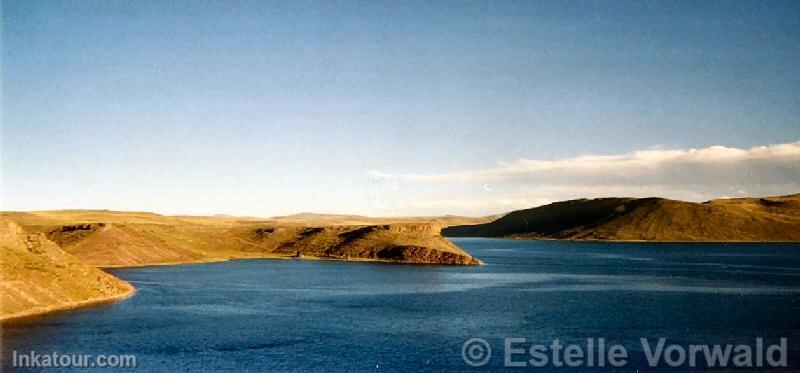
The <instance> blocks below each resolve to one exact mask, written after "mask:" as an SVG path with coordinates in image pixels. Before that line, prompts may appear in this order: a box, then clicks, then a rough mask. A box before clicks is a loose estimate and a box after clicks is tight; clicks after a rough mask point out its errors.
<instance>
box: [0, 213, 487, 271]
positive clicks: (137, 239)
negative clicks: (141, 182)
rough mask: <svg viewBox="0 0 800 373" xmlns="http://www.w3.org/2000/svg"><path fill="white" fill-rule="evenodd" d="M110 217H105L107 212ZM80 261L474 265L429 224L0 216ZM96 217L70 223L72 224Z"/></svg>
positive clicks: (107, 263)
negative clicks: (310, 260)
mask: <svg viewBox="0 0 800 373" xmlns="http://www.w3.org/2000/svg"><path fill="white" fill-rule="evenodd" d="M106 214H108V215H106ZM4 215H5V216H6V217H7V218H10V219H14V220H15V221H18V222H20V224H21V225H24V226H25V227H26V229H28V230H30V231H32V232H39V233H42V234H44V235H46V236H47V237H48V238H49V239H50V240H52V241H53V242H56V243H57V244H59V245H60V246H61V247H63V248H64V250H65V251H67V252H68V253H70V254H72V255H74V256H75V257H77V258H78V259H79V260H81V261H83V262H85V263H88V264H92V265H96V266H100V267H119V266H137V265H151V264H173V263H194V262H206V261H220V260H227V259H232V258H256V257H292V256H295V255H296V254H297V252H300V253H301V254H303V255H304V256H305V257H307V258H324V259H339V260H341V259H348V258H349V259H352V260H377V261H393V262H403V263H431V264H477V263H479V262H478V261H477V260H475V259H473V258H472V257H471V256H469V255H468V254H467V253H465V252H463V251H462V250H461V249H459V248H458V247H456V246H455V245H453V244H452V243H451V242H449V241H447V240H446V239H444V238H443V237H442V236H441V235H440V228H439V226H438V225H436V224H429V223H415V224H412V223H409V224H402V223H394V224H370V225H340V224H334V225H324V226H310V225H307V224H300V223H291V222H280V221H274V220H256V221H252V220H238V219H237V218H230V217H169V216H161V215H157V214H149V213H132V214H131V216H130V217H129V218H126V215H125V213H123V212H104V211H47V212H35V213H4ZM84 218H86V219H95V220H88V221H87V220H77V221H76V220H71V219H84Z"/></svg>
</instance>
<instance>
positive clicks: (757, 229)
mask: <svg viewBox="0 0 800 373" xmlns="http://www.w3.org/2000/svg"><path fill="white" fill-rule="evenodd" d="M443 234H444V235H445V236H452V237H456V236H462V237H463V236H476V237H515V238H530V239H574V240H609V241H697V242H732V241H752V242H756V241H764V242H781V241H800V194H795V195H789V196H780V197H768V198H739V199H719V200H712V201H708V202H705V203H692V202H682V201H675V200H669V199H663V198H639V199H635V198H599V199H592V200H586V199H581V200H572V201H564V202H557V203H552V204H549V205H546V206H541V207H537V208H533V209H527V210H519V211H514V212H512V213H509V214H507V215H506V216H504V217H502V218H500V219H497V220H495V221H493V222H491V223H488V224H479V225H466V226H455V227H450V228H446V229H444V230H443Z"/></svg>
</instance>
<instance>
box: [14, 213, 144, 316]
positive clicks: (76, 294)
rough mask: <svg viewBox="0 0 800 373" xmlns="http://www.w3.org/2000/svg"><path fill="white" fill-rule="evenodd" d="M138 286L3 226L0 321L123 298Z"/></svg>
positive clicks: (18, 229)
mask: <svg viewBox="0 0 800 373" xmlns="http://www.w3.org/2000/svg"><path fill="white" fill-rule="evenodd" d="M132 292H133V287H132V286H131V285H130V284H128V283H126V282H124V281H122V280H119V279H117V278H116V277H113V276H111V275H109V274H107V273H105V272H103V271H101V270H99V269H97V268H95V267H92V266H90V265H87V264H85V263H82V262H81V261H80V260H78V259H77V258H75V257H74V256H73V255H70V254H68V253H66V252H64V250H62V249H61V248H59V247H58V245H56V244H55V243H53V242H52V241H50V240H48V239H47V237H46V236H45V235H43V234H41V233H29V232H27V231H25V230H24V229H23V228H22V227H20V226H19V225H18V224H16V223H13V222H10V221H0V320H8V319H13V318H19V317H23V316H30V315H34V314H40V313H45V312H49V311H54V310H62V309H69V308H74V307H80V306H85V305H90V304H94V303H103V302H108V301H112V300H115V299H120V298H124V297H126V296H128V295H129V294H131V293H132Z"/></svg>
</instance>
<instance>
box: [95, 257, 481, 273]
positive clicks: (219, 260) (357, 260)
mask: <svg viewBox="0 0 800 373" xmlns="http://www.w3.org/2000/svg"><path fill="white" fill-rule="evenodd" d="M257 259H263V260H315V261H331V262H355V263H381V264H399V265H438V266H454V265H455V266H466V267H471V266H475V265H483V264H484V263H483V261H482V260H480V259H477V258H474V257H473V259H475V260H476V261H477V262H478V264H474V265H459V264H448V263H433V262H412V261H399V260H391V259H377V258H357V257H356V258H349V259H346V258H337V257H325V256H313V255H303V257H302V258H297V257H294V256H291V255H258V256H242V257H232V258H205V259H199V260H196V261H180V262H163V263H143V264H115V265H102V264H97V265H95V264H90V265H93V266H95V267H96V268H100V269H102V270H106V269H126V268H144V267H164V266H177V265H186V264H209V263H223V262H230V261H234V260H257Z"/></svg>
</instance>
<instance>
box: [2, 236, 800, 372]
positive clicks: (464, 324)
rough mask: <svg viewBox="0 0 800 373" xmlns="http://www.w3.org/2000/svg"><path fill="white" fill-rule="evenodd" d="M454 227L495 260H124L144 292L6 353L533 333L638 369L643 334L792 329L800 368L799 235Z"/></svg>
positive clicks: (325, 349)
mask: <svg viewBox="0 0 800 373" xmlns="http://www.w3.org/2000/svg"><path fill="white" fill-rule="evenodd" d="M453 241H454V242H455V243H456V244H457V245H459V246H460V247H462V248H463V249H464V250H466V251H467V252H469V253H471V254H473V255H474V256H476V257H478V258H480V259H482V260H484V261H485V263H486V264H485V265H483V266H479V267H448V266H426V265H390V264H375V263H356V262H328V261H302V260H241V261H230V262H223V263H210V264H193V265H180V266H165V267H145V268H132V269H118V270H112V271H110V272H112V273H113V274H114V275H116V276H118V277H120V278H123V279H125V280H127V281H130V282H131V283H133V284H134V285H135V286H136V288H137V289H138V291H137V293H136V295H135V296H133V297H131V298H129V299H127V300H124V301H121V302H117V303H113V304H110V305H106V306H100V307H94V308H88V309H81V310H75V311H69V312H62V313H57V314H54V315H49V316H45V317H41V318H37V319H33V320H28V321H24V322H19V323H14V324H10V325H7V326H5V327H4V329H3V342H4V343H3V346H2V349H3V365H4V367H5V368H7V369H8V368H9V367H10V364H11V361H10V359H11V354H12V351H18V352H19V353H27V352H28V351H38V352H41V353H49V352H54V351H55V352H58V353H61V354H71V353H74V354H93V355H99V354H133V355H135V356H136V359H137V365H138V368H139V369H140V370H149V371H187V370H189V371H192V370H198V371H199V370H240V371H241V370H251V371H263V370H271V371H275V370H278V371H287V370H289V371H296V370H303V371H308V370H325V371H329V370H336V371H353V370H355V371H365V370H387V371H397V370H406V371H419V370H423V371H425V370H428V371H441V370H475V369H488V370H502V369H503V368H504V352H505V350H506V349H505V345H504V343H505V342H504V340H503V338H506V337H516V338H524V339H525V342H522V343H519V345H520V346H523V347H527V346H530V345H531V344H533V343H542V344H545V343H546V344H548V345H549V344H550V343H551V341H553V340H554V339H556V338H557V339H558V340H559V341H560V342H561V343H563V344H565V345H566V344H570V343H574V344H583V345H584V346H587V342H586V341H587V338H588V339H593V340H595V341H597V340H599V339H600V338H603V340H604V342H605V343H606V345H609V346H610V345H613V344H619V345H622V346H623V347H625V348H626V350H627V355H628V358H627V363H626V365H625V366H624V367H622V368H621V369H622V370H624V371H630V370H632V369H634V368H645V369H646V368H647V364H648V363H647V360H646V358H645V354H644V353H643V350H642V349H643V347H642V346H641V343H640V338H648V340H652V341H653V343H654V344H655V341H656V340H657V339H658V338H660V337H663V338H666V339H667V343H668V344H670V343H675V344H680V345H684V346H688V345H689V344H717V343H719V344H748V345H752V346H755V343H756V342H755V339H756V338H763V341H764V343H765V344H775V343H778V341H779V338H781V337H784V338H787V341H788V353H787V354H788V357H787V359H788V365H789V367H790V368H792V367H794V369H800V365H798V364H800V359H799V358H800V316H798V315H800V245H797V244H727V245H724V244H652V243H599V242H557V241H519V240H497V239H477V238H458V239H453ZM471 338H481V339H483V340H485V341H486V343H488V345H489V346H490V347H491V349H492V354H491V355H489V357H488V359H487V360H486V361H485V363H483V362H480V361H479V362H480V363H481V364H480V365H482V366H481V367H480V368H473V367H472V366H470V365H468V364H467V363H466V362H465V359H464V358H463V357H462V347H464V343H465V342H466V341H467V340H469V339H471ZM587 347H588V346H587ZM523 350H524V348H523ZM465 352H467V353H468V354H470V353H474V354H473V355H470V356H469V357H468V358H478V359H479V360H483V357H484V356H486V355H481V354H482V353H483V352H486V351H483V352H482V351H472V350H471V349H469V348H468V349H466V350H465ZM528 358H530V356H529V355H528V352H527V351H526V352H525V353H522V354H518V355H517V356H516V358H515V359H514V360H516V361H523V362H524V361H525V360H526V359H528ZM551 362H552V360H551ZM545 368H548V369H556V368H555V367H554V366H552V364H551V365H550V366H546V367H545ZM662 368H663V367H662ZM683 368H684V369H688V367H687V366H684V367H683ZM528 369H530V368H528ZM9 370H10V369H9ZM546 370H547V369H546Z"/></svg>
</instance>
